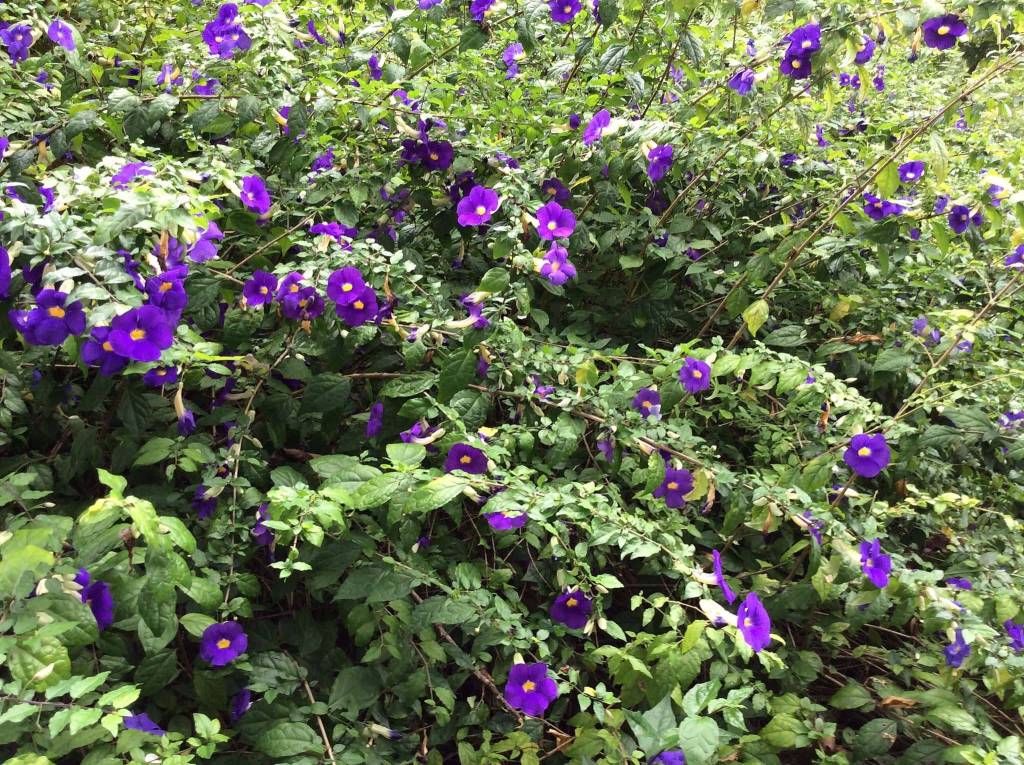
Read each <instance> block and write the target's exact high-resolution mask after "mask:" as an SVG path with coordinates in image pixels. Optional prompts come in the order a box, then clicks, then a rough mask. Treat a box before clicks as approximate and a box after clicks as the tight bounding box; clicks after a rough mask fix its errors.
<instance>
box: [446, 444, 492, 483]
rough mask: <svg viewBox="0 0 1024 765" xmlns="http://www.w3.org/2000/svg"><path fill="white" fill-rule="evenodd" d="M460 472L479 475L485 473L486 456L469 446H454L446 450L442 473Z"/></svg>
mask: <svg viewBox="0 0 1024 765" xmlns="http://www.w3.org/2000/svg"><path fill="white" fill-rule="evenodd" d="M453 470H461V471H463V472H464V473H472V474H474V475H480V474H481V473H486V472H487V455H486V454H484V453H483V452H482V451H480V450H479V449H477V448H476V447H475V446H470V445H469V444H455V445H454V446H452V448H451V449H449V450H448V456H447V457H446V458H445V461H444V472H446V473H451V472H452V471H453Z"/></svg>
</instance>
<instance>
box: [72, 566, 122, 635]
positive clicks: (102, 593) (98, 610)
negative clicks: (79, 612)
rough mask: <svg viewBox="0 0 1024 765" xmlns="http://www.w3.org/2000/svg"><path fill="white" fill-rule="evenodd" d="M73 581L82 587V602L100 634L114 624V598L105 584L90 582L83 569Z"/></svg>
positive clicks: (86, 572)
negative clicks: (90, 613) (90, 612)
mask: <svg viewBox="0 0 1024 765" xmlns="http://www.w3.org/2000/svg"><path fill="white" fill-rule="evenodd" d="M75 581H76V582H77V583H78V584H80V585H81V586H82V592H81V598H82V602H83V603H85V604H86V605H87V606H89V610H90V611H92V615H93V618H94V619H95V620H96V626H97V627H98V628H99V630H100V632H102V631H103V630H105V629H106V628H107V627H109V626H110V625H111V624H113V623H114V596H113V595H112V594H111V592H110V585H109V584H107V583H106V582H101V581H95V582H93V581H92V577H91V576H90V575H89V572H88V571H86V570H85V569H84V568H81V569H79V570H78V573H77V574H76V575H75Z"/></svg>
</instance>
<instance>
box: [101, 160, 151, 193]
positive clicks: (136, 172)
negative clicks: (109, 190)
mask: <svg viewBox="0 0 1024 765" xmlns="http://www.w3.org/2000/svg"><path fill="white" fill-rule="evenodd" d="M153 174H154V173H153V168H152V167H150V166H148V165H147V164H146V163H144V162H129V163H128V164H127V165H125V166H124V167H122V168H121V169H120V170H118V171H117V172H116V173H115V174H114V175H113V177H111V185H112V186H114V187H115V188H127V187H128V184H129V183H131V181H133V180H135V178H140V177H142V176H144V175H153Z"/></svg>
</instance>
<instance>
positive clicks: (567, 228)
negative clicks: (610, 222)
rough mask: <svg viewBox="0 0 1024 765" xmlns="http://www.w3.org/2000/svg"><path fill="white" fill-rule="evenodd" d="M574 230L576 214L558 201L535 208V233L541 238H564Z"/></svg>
mask: <svg viewBox="0 0 1024 765" xmlns="http://www.w3.org/2000/svg"><path fill="white" fill-rule="evenodd" d="M460 222H461V221H460ZM575 230H576V216H575V215H573V213H572V210H569V209H568V208H565V207H562V206H561V205H560V204H558V202H548V203H547V204H546V205H544V206H542V207H540V208H539V209H538V210H537V235H538V236H539V237H540V238H541V239H548V240H553V239H564V238H566V237H568V236H571V235H572V232H573V231H575Z"/></svg>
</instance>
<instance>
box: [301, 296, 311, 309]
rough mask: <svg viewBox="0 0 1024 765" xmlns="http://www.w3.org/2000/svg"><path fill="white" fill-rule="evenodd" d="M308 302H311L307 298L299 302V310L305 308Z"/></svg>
mask: <svg viewBox="0 0 1024 765" xmlns="http://www.w3.org/2000/svg"><path fill="white" fill-rule="evenodd" d="M308 302H309V300H308V299H307V298H302V300H300V301H299V308H305V307H306V304H307V303H308Z"/></svg>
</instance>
